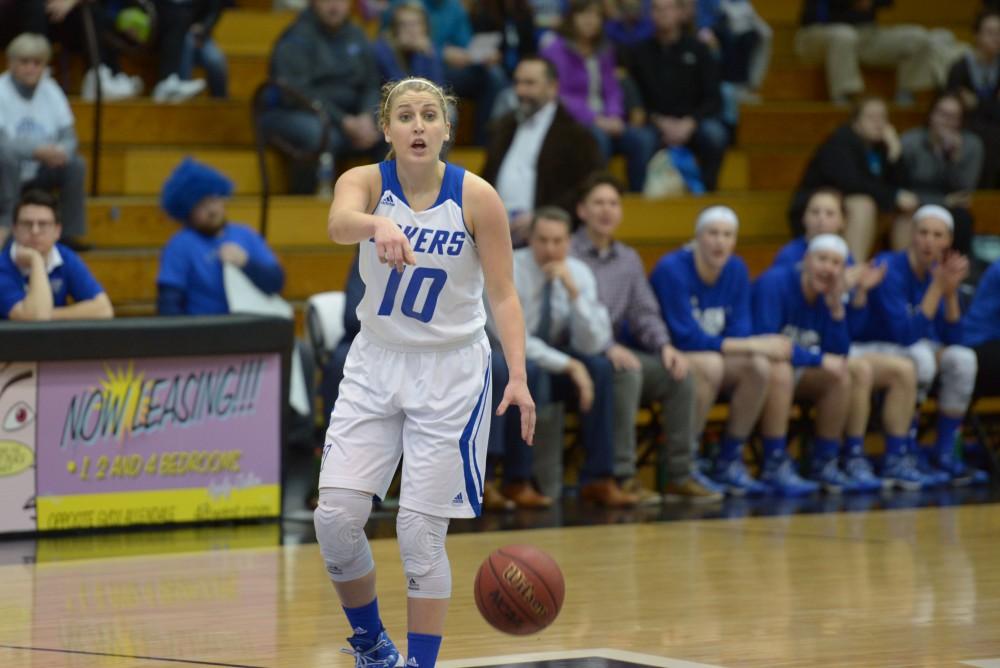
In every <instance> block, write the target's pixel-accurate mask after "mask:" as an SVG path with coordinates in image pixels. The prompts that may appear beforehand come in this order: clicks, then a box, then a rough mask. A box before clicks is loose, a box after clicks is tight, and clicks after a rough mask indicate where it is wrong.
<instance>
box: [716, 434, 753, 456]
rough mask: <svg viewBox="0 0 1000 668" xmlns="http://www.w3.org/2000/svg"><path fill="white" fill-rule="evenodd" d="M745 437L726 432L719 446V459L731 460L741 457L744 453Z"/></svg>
mask: <svg viewBox="0 0 1000 668" xmlns="http://www.w3.org/2000/svg"><path fill="white" fill-rule="evenodd" d="M744 441H746V439H745V438H736V437H735V436H731V435H729V434H726V435H725V436H723V437H722V445H721V446H719V459H720V460H721V461H724V462H731V461H733V460H734V459H739V458H740V457H741V456H742V455H743V442H744Z"/></svg>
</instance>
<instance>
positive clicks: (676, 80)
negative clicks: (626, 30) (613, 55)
mask: <svg viewBox="0 0 1000 668" xmlns="http://www.w3.org/2000/svg"><path fill="white" fill-rule="evenodd" d="M651 11H652V18H653V24H654V26H655V28H656V34H655V36H654V37H652V38H650V39H648V40H646V41H644V42H642V43H640V44H639V45H638V46H636V47H635V48H634V49H633V50H632V52H631V54H630V56H629V71H630V73H631V75H632V78H633V79H634V80H635V83H636V85H637V86H638V89H639V93H640V95H641V96H642V100H643V104H644V106H645V109H646V112H648V121H649V125H648V126H647V127H646V128H645V131H646V132H647V133H648V134H650V135H651V142H652V143H653V144H654V145H655V146H658V147H663V146H667V147H687V148H689V149H690V150H691V151H692V152H693V153H694V154H695V156H696V157H697V159H698V165H699V167H700V169H701V180H702V182H703V183H704V185H705V188H707V189H708V190H710V191H711V190H715V187H716V183H717V181H718V176H719V169H720V168H721V167H722V158H723V155H724V154H725V151H726V146H728V144H729V131H728V130H727V129H726V126H725V125H724V124H723V123H722V121H721V120H719V118H718V116H719V114H720V113H721V112H722V96H721V92H720V85H721V82H720V79H719V63H718V60H717V59H716V58H715V56H714V55H713V54H712V53H711V51H709V49H708V47H707V46H705V45H704V44H703V43H701V42H700V41H698V40H697V39H696V38H695V37H693V36H691V35H689V34H687V33H686V32H685V31H684V24H683V15H682V12H681V8H680V6H679V1H678V0H652V2H651Z"/></svg>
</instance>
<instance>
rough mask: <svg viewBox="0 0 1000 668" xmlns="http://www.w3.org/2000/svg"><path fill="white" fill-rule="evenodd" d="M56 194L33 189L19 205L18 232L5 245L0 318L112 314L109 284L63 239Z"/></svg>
mask: <svg viewBox="0 0 1000 668" xmlns="http://www.w3.org/2000/svg"><path fill="white" fill-rule="evenodd" d="M57 208H58V204H57V203H56V199H55V197H53V196H52V195H50V194H49V193H47V192H45V191H43V190H29V191H27V192H26V193H25V194H24V195H23V196H22V197H21V201H20V202H18V205H17V208H16V209H15V210H14V225H13V228H14V233H13V238H12V239H11V241H10V243H8V244H6V245H5V246H4V247H3V249H2V250H0V319H8V320H34V321H38V320H86V319H92V318H111V317H113V316H114V311H113V309H112V308H111V300H110V299H108V295H107V294H106V293H105V292H104V288H102V287H101V284H100V283H98V282H97V280H96V279H95V278H94V276H93V274H91V273H90V270H88V269H87V266H86V265H85V264H84V263H83V260H81V259H80V257H79V256H78V255H77V254H76V253H74V252H73V251H72V250H70V249H69V248H67V247H66V246H64V245H63V244H61V243H57V240H58V239H59V235H60V234H62V225H60V223H59V219H58V216H57V215H56V210H57Z"/></svg>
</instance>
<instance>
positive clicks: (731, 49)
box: [695, 0, 774, 102]
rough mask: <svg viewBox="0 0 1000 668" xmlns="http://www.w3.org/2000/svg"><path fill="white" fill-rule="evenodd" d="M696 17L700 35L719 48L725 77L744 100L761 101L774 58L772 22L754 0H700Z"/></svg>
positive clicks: (712, 45)
mask: <svg viewBox="0 0 1000 668" xmlns="http://www.w3.org/2000/svg"><path fill="white" fill-rule="evenodd" d="M695 20H696V28H697V31H698V37H699V39H701V40H702V41H703V42H705V43H706V44H707V45H708V46H709V47H710V48H713V49H718V50H719V55H720V58H721V61H722V80H723V81H727V82H730V83H732V84H733V85H734V86H736V89H737V97H738V99H740V100H741V101H744V102H759V101H760V87H761V85H762V84H763V83H764V77H765V76H766V75H767V67H768V64H769V63H770V62H771V41H772V40H773V38H774V31H773V30H772V29H771V26H769V25H768V24H767V23H766V22H765V21H764V19H762V18H761V17H760V15H759V14H758V13H757V12H756V10H755V9H754V7H753V4H751V1H750V0H698V4H697V13H696V19H695Z"/></svg>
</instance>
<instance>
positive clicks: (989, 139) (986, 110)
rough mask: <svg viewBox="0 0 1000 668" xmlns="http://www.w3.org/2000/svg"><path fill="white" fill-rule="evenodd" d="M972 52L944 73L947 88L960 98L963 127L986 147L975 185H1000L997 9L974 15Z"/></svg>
mask: <svg viewBox="0 0 1000 668" xmlns="http://www.w3.org/2000/svg"><path fill="white" fill-rule="evenodd" d="M973 30H974V32H975V34H976V39H975V45H974V46H973V49H972V51H970V52H968V53H966V54H965V55H964V56H963V57H962V58H961V59H959V60H958V61H957V62H956V63H955V64H954V65H952V66H951V71H950V72H949V73H948V86H947V89H948V90H950V91H955V92H957V93H958V94H959V95H960V96H961V97H962V103H963V105H964V107H965V126H966V127H967V128H968V129H969V130H971V131H972V132H974V133H976V135H978V136H979V138H980V139H981V140H982V141H983V144H984V146H985V148H986V150H985V152H984V156H983V168H982V172H981V174H980V177H979V187H980V188H983V189H990V188H996V187H997V186H998V185H1000V12H997V11H996V10H987V11H984V12H982V13H980V14H979V15H978V16H977V17H976V22H975V25H974V26H973Z"/></svg>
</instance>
